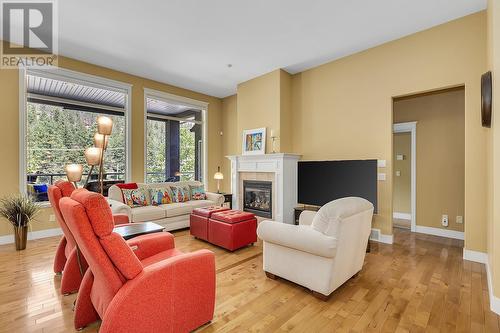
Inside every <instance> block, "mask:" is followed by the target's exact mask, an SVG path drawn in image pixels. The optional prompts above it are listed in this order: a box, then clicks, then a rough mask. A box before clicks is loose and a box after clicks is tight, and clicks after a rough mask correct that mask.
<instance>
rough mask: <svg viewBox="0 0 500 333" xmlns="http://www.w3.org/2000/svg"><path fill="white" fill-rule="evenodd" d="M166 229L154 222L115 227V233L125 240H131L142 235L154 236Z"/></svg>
mask: <svg viewBox="0 0 500 333" xmlns="http://www.w3.org/2000/svg"><path fill="white" fill-rule="evenodd" d="M163 230H165V227H162V226H161V225H159V224H156V223H153V222H138V223H129V224H123V225H118V226H116V227H114V229H113V231H114V232H116V233H117V234H119V235H120V236H122V237H123V239H125V240H127V239H131V238H134V237H137V236H141V235H147V234H152V233H155V232H162V231H163Z"/></svg>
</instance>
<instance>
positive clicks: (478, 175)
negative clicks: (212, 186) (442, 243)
mask: <svg viewBox="0 0 500 333" xmlns="http://www.w3.org/2000/svg"><path fill="white" fill-rule="evenodd" d="M485 70H486V14H485V12H480V13H477V14H473V15H470V16H466V17H464V18H460V19H458V20H455V21H451V22H449V23H446V24H443V25H440V26H437V27H434V28H432V29H429V30H426V31H422V32H419V33H416V34H413V35H410V36H407V37H405V38H402V39H399V40H396V41H393V42H390V43H387V44H384V45H381V46H378V47H375V48H372V49H369V50H366V51H364V52H360V53H358V54H354V55H351V56H348V57H345V58H342V59H339V60H336V61H333V62H330V63H327V64H324V65H321V66H318V67H315V68H312V69H310V70H307V71H304V72H302V73H298V74H296V75H293V76H292V80H291V81H292V82H291V104H292V107H291V110H292V114H291V120H292V124H291V128H292V129H293V131H291V133H292V134H293V135H291V151H292V152H295V153H299V154H302V158H303V159H305V160H318V159H332V160H335V159H367V158H377V159H384V160H387V167H386V168H384V169H381V170H380V171H379V172H385V173H386V174H387V180H386V181H380V182H379V193H378V202H379V207H378V208H379V214H378V215H377V216H376V217H375V221H374V227H375V228H380V229H381V231H382V233H383V234H391V233H392V99H393V97H398V96H403V95H409V94H415V93H420V92H426V91H430V90H436V89H442V88H449V87H454V86H461V85H465V87H466V92H465V101H466V102H465V155H466V156H465V220H466V221H469V222H470V223H467V224H466V226H465V231H466V235H465V238H466V239H465V244H466V245H465V246H466V247H467V248H468V249H471V250H477V251H486V222H485V221H486V217H487V213H486V212H487V204H486V199H487V197H486V192H487V180H486V178H485V177H484V174H485V172H486V167H485V163H486V161H487V155H486V153H487V150H486V148H485V144H486V142H487V138H488V132H487V130H486V129H484V128H482V127H481V122H480V112H479V111H480V110H479V105H480V84H479V77H480V75H481V73H483V72H484V71H485ZM276 77H277V71H274V72H271V73H269V74H267V75H264V76H261V77H259V78H256V79H254V80H251V81H248V82H246V83H244V84H241V85H240V86H238V93H237V95H238V102H237V114H238V121H237V123H238V133H237V134H236V135H237V140H238V142H239V145H240V146H241V138H240V136H241V130H243V129H246V128H253V127H262V126H266V127H268V128H269V127H273V126H276V122H277V120H276V119H275V118H273V117H269V115H268V114H267V113H266V112H267V111H268V110H270V109H271V108H275V107H276V104H277V103H278V102H277V101H276V100H277V96H279V95H276V94H275V92H276V91H277V90H278V88H277V83H276V81H277V80H278V79H277V78H276ZM233 139H234V138H233ZM224 140H231V138H228V137H225V138H224ZM280 141H281V142H280V144H281V145H282V146H283V145H284V144H286V143H284V142H283V141H284V140H283V139H282V140H280ZM239 149H241V148H239Z"/></svg>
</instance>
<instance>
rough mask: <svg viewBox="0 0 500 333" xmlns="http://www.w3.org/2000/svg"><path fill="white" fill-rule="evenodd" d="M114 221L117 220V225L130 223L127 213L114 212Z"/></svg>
mask: <svg viewBox="0 0 500 333" xmlns="http://www.w3.org/2000/svg"><path fill="white" fill-rule="evenodd" d="M113 222H115V225H120V224H129V223H130V221H129V219H128V215H127V214H114V215H113Z"/></svg>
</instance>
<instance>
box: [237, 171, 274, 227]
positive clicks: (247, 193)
mask: <svg viewBox="0 0 500 333" xmlns="http://www.w3.org/2000/svg"><path fill="white" fill-rule="evenodd" d="M272 192H273V183H272V182H269V181H258V180H244V181H243V210H244V211H246V212H251V213H254V214H255V215H257V216H261V217H266V218H272V217H273V193H272Z"/></svg>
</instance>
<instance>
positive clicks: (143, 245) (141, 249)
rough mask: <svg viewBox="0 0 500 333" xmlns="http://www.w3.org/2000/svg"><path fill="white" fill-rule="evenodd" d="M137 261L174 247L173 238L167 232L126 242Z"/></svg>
mask: <svg viewBox="0 0 500 333" xmlns="http://www.w3.org/2000/svg"><path fill="white" fill-rule="evenodd" d="M127 244H128V245H129V246H130V247H131V248H132V251H134V253H135V255H136V256H137V258H138V259H139V260H143V259H145V258H148V257H151V256H154V255H155V254H157V253H160V252H163V251H167V250H170V249H173V248H174V247H175V242H174V236H173V235H172V234H171V233H169V232H157V233H154V234H148V235H142V236H138V237H134V238H132V239H129V240H127Z"/></svg>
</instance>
